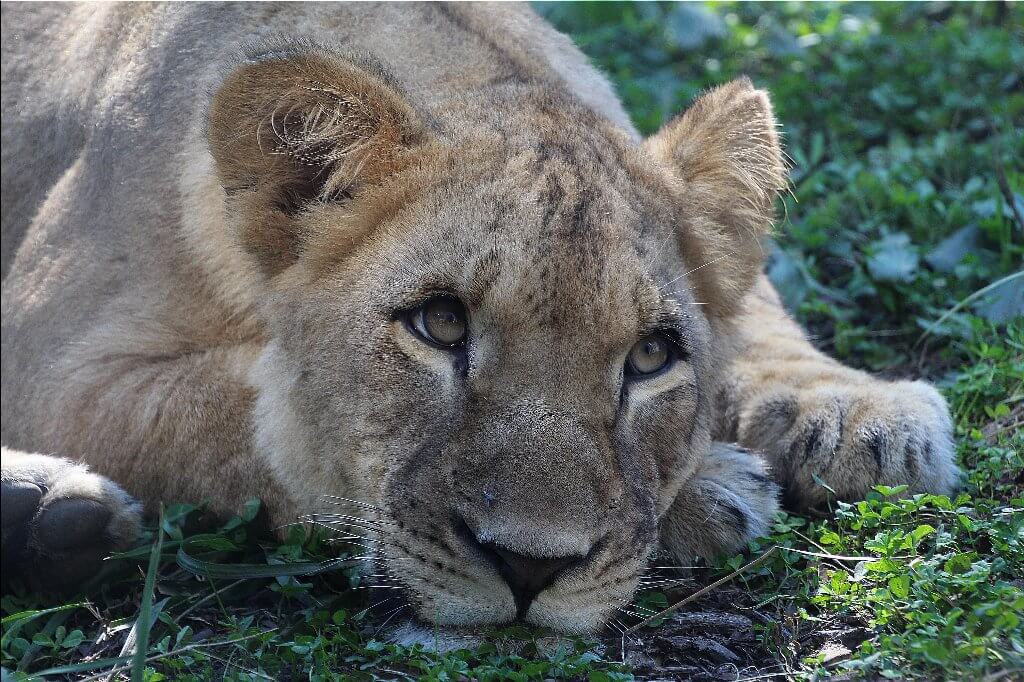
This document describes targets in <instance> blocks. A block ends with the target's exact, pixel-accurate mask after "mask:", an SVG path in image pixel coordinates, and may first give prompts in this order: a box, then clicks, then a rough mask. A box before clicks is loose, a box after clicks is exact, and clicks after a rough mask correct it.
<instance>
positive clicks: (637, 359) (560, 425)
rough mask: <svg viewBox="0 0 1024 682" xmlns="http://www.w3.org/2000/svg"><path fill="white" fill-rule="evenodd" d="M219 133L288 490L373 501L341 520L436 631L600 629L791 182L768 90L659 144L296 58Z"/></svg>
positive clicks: (557, 98)
mask: <svg viewBox="0 0 1024 682" xmlns="http://www.w3.org/2000/svg"><path fill="white" fill-rule="evenodd" d="M208 137H209V143H210V150H211V153H212V155H213V158H214V161H215V163H216V169H217V174H218V178H219V180H220V182H221V184H222V186H223V187H224V190H225V197H226V207H227V216H228V223H229V228H230V230H231V234H232V235H233V238H234V239H236V240H237V243H238V245H239V247H240V249H241V250H242V251H244V252H245V253H247V254H248V256H249V257H250V260H251V263H252V264H253V269H254V271H257V272H258V273H259V278H258V279H259V284H258V285H256V286H258V287H259V288H260V292H261V293H260V300H261V301H262V303H261V305H262V309H261V313H260V314H261V316H262V317H263V319H264V321H265V324H266V328H267V337H268V338H269V339H270V341H269V343H268V345H267V349H266V352H265V353H264V356H263V358H262V360H261V362H260V363H259V366H258V369H257V370H256V371H255V372H254V375H253V381H254V383H255V384H256V386H257V388H258V390H259V399H258V404H257V410H256V432H257V436H256V438H257V442H258V443H259V445H260V447H262V448H263V449H264V450H265V451H266V453H267V455H268V457H270V459H271V464H272V466H273V468H274V470H275V472H276V474H277V476H278V478H279V479H280V480H281V482H282V484H283V485H284V486H285V487H286V488H287V489H288V491H289V492H290V493H291V494H292V495H293V496H294V497H295V499H296V500H298V501H299V502H300V504H301V505H302V506H304V507H305V508H306V509H316V508H322V507H323V501H322V500H323V496H324V495H338V496H341V497H343V498H348V499H350V500H355V501H357V502H358V504H357V503H356V502H354V503H352V505H351V506H350V507H349V510H348V511H347V512H346V513H348V514H349V515H350V516H349V517H346V516H345V515H344V513H343V514H342V515H338V516H335V517H333V518H334V520H335V521H336V522H338V523H339V524H341V525H343V526H346V527H349V528H351V529H353V530H357V531H358V532H359V534H360V535H363V536H365V537H366V540H365V541H364V542H365V544H366V545H367V546H368V547H369V548H370V549H371V550H372V555H373V556H374V557H375V559H376V561H377V565H378V569H379V570H380V573H381V575H386V576H387V577H386V578H384V580H387V581H388V584H389V585H390V586H391V587H396V588H400V590H399V592H400V593H401V594H402V595H403V598H404V599H407V600H408V602H409V604H410V605H411V607H412V609H413V610H414V612H415V614H416V615H418V616H419V617H420V618H423V619H426V620H429V621H432V622H435V623H438V624H445V625H457V626H458V625H479V624H488V623H500V622H506V621H510V620H513V619H515V618H520V619H523V620H525V621H527V622H529V623H534V624H539V625H545V626H550V627H553V628H555V629H558V630H561V631H568V632H585V631H590V630H593V629H595V628H596V627H598V626H600V625H601V624H602V623H603V622H604V621H605V619H606V618H607V617H608V616H609V615H610V614H611V613H612V611H613V610H614V609H615V608H616V607H617V606H620V605H622V604H623V603H624V602H626V601H628V600H629V599H630V597H631V595H632V593H633V591H634V589H635V588H636V585H637V581H638V579H639V576H640V574H641V572H642V571H643V569H644V567H645V564H646V561H647V559H648V557H649V555H650V553H651V551H652V549H653V548H654V547H655V546H656V543H657V540H658V519H659V515H660V514H661V513H662V512H664V511H665V510H666V508H667V507H668V506H669V504H670V503H671V502H672V500H673V499H674V496H675V494H676V492H677V490H678V489H679V486H680V485H681V483H682V482H683V481H684V480H685V479H686V478H687V477H688V476H689V475H690V474H691V473H692V472H693V471H694V468H695V466H696V464H697V462H698V461H699V459H700V458H701V457H703V456H704V454H705V453H706V451H707V449H708V447H709V440H710V422H711V416H712V415H711V414H710V410H711V406H710V402H711V400H710V399H711V393H712V391H713V389H714V386H715V382H716V376H717V373H718V371H719V369H720V367H721V365H722V362H723V359H724V357H725V355H724V350H723V346H724V344H725V341H724V332H725V330H727V329H728V327H729V321H730V318H731V316H732V315H733V314H734V312H735V311H736V310H737V307H738V305H739V302H740V298H741V296H743V295H744V293H745V292H746V291H747V290H748V289H749V288H750V286H751V285H752V283H753V281H754V279H755V277H756V276H757V272H758V269H759V265H760V262H761V245H760V243H759V238H760V236H761V235H762V234H764V233H765V232H766V230H767V229H768V227H769V225H770V219H771V207H772V202H773V198H774V195H775V193H776V191H777V190H778V189H779V188H780V186H781V185H782V184H783V171H782V162H781V156H780V155H781V153H780V150H779V145H778V139H777V136H776V132H775V123H774V121H773V117H772V113H771V108H770V105H769V102H768V99H767V97H766V96H765V94H764V93H763V92H760V91H757V90H755V89H753V87H752V86H751V84H750V82H749V81H746V80H741V81H734V82H732V83H730V84H728V85H726V86H724V87H722V88H719V89H717V90H714V91H712V92H710V93H708V94H706V95H704V96H703V97H702V98H701V99H699V100H698V101H697V103H696V104H695V105H694V106H693V107H692V108H691V109H690V110H689V111H687V112H686V113H684V114H683V115H682V116H680V117H678V118H677V119H675V120H673V121H672V122H670V123H669V124H667V125H666V126H665V128H664V129H663V130H662V131H661V132H659V133H658V134H657V135H656V136H654V137H653V138H652V139H649V140H647V141H646V142H645V143H643V144H642V145H638V144H637V143H636V142H635V141H634V139H633V138H632V137H631V134H630V133H629V132H627V131H621V130H618V129H615V128H614V127H613V126H612V125H611V124H610V123H608V122H606V121H604V120H603V119H601V118H600V117H599V116H598V115H596V114H595V113H593V112H592V111H591V110H590V109H588V108H586V107H585V106H583V105H582V104H581V103H579V102H577V101H575V100H574V99H573V98H572V97H571V96H570V95H568V94H566V93H565V92H564V88H561V87H559V86H558V84H556V83H538V82H529V83H504V84H496V85H493V86H491V87H489V88H488V89H486V91H481V92H478V93H467V95H466V98H465V100H464V101H458V102H451V103H450V109H449V110H448V111H447V112H442V113H439V112H437V111H433V112H430V111H427V110H426V109H425V108H423V107H421V106H419V105H417V103H416V101H415V100H414V99H413V98H410V97H407V96H406V95H404V94H403V93H402V91H401V89H400V88H399V86H398V85H396V84H395V83H393V82H392V81H391V79H389V78H388V76H387V75H386V74H385V73H384V72H383V70H381V69H380V68H378V67H376V66H374V65H373V64H371V63H368V62H363V61H358V60H348V59H342V58H339V57H338V56H336V55H333V54H330V53H329V52H326V51H320V50H315V49H305V50H302V51H297V52H293V53H286V52H282V51H275V52H271V53H269V54H264V55H262V56H253V57H252V58H250V59H249V60H248V61H246V62H244V63H242V64H241V65H240V66H238V68H237V69H236V70H235V71H234V72H233V73H231V74H230V75H229V76H227V78H226V80H225V81H224V83H223V85H222V87H221V88H220V90H219V91H218V92H217V94H216V95H215V97H214V99H213V102H212V105H211V111H210V125H209V134H208ZM695 522H696V521H695ZM349 524H350V525H349Z"/></svg>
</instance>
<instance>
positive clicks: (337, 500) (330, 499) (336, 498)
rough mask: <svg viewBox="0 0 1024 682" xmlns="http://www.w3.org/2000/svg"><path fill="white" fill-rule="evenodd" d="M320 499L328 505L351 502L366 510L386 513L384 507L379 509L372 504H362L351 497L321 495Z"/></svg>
mask: <svg viewBox="0 0 1024 682" xmlns="http://www.w3.org/2000/svg"><path fill="white" fill-rule="evenodd" d="M320 497H321V498H322V499H323V500H324V501H325V502H327V504H338V505H340V504H341V503H342V502H349V503H351V504H354V505H357V506H359V507H362V508H364V509H372V510H373V511H379V512H382V511H384V509H383V508H382V507H378V506H377V505H373V504H370V503H369V502H360V501H359V500H353V499H352V498H350V497H341V496H340V495H321V496H320Z"/></svg>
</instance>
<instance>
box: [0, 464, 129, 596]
mask: <svg viewBox="0 0 1024 682" xmlns="http://www.w3.org/2000/svg"><path fill="white" fill-rule="evenodd" d="M0 485H2V487H0V508H2V510H3V511H2V523H0V525H2V535H0V537H2V547H0V555H2V557H3V559H2V562H3V575H4V580H5V581H7V580H9V579H11V578H15V577H18V578H22V579H26V580H28V581H29V582H31V583H33V584H35V585H36V586H39V587H48V588H62V587H70V586H73V585H75V584H77V583H79V582H80V581H81V580H83V579H84V578H86V577H88V576H89V575H91V574H93V573H94V572H95V571H96V569H97V568H98V566H99V562H100V561H102V559H103V557H104V556H106V555H107V554H109V553H110V552H111V551H115V550H120V549H125V548H127V547H128V546H129V545H130V544H131V542H132V541H133V540H134V539H135V537H136V536H137V535H138V532H139V518H140V513H141V510H142V508H141V506H140V505H139V503H138V502H136V501H135V500H134V499H133V498H132V497H131V496H130V495H128V494H127V493H125V492H124V490H122V489H121V488H120V487H118V486H117V485H116V484H115V483H114V482H113V481H111V480H110V479H108V478H105V477H103V476H100V475H98V474H95V473H93V472H91V471H89V469H88V468H87V467H86V466H85V465H83V464H80V463H77V462H71V461H69V460H66V459H62V458H60V457H51V456H49V455H37V454H30V453H25V452H20V451H18V450H11V449H9V448H3V449H2V450H0Z"/></svg>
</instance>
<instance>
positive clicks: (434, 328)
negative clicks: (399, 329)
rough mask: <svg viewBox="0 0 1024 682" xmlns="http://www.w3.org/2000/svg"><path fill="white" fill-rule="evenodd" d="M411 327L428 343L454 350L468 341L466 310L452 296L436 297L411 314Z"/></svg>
mask: <svg viewBox="0 0 1024 682" xmlns="http://www.w3.org/2000/svg"><path fill="white" fill-rule="evenodd" d="M409 326H410V327H412V330H413V331H414V332H416V334H417V335H418V336H419V337H420V338H422V339H423V340H424V341H426V342H428V343H431V344H433V345H435V346H440V347H442V348H454V347H456V346H458V345H460V344H461V343H462V342H463V341H465V340H466V327H467V325H466V308H465V307H464V306H463V305H462V303H460V302H459V301H458V300H457V299H455V298H452V297H451V296H435V297H434V298H432V299H430V300H428V301H426V302H425V303H423V304H422V305H420V306H419V307H418V308H416V309H415V310H413V311H412V312H411V313H410V315H409Z"/></svg>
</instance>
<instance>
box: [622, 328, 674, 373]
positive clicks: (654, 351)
mask: <svg viewBox="0 0 1024 682" xmlns="http://www.w3.org/2000/svg"><path fill="white" fill-rule="evenodd" d="M672 360H673V357H672V353H671V352H670V350H669V343H668V341H667V340H666V339H665V338H664V337H663V336H662V335H661V334H651V335H650V336H647V337H645V338H643V339H640V341H638V342H637V343H636V345H634V346H633V349H632V350H631V351H629V355H628V356H627V357H626V371H627V373H629V374H631V375H633V376H645V375H652V374H656V373H658V372H660V371H661V370H663V369H665V368H666V367H668V366H669V365H670V364H671V363H672Z"/></svg>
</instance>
